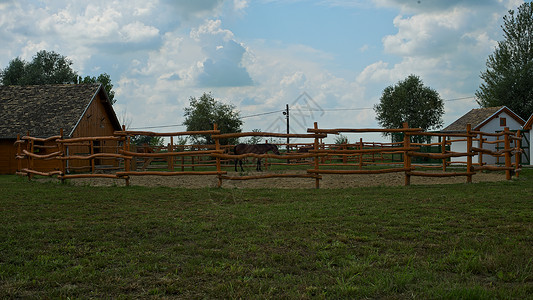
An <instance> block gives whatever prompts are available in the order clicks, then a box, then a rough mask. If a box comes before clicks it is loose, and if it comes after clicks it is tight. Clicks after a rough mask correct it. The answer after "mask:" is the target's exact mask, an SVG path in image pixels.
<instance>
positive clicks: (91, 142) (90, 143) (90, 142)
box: [89, 141, 95, 174]
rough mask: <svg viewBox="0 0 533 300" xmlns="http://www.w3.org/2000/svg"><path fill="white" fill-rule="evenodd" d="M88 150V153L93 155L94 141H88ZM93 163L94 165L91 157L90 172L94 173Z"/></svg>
mask: <svg viewBox="0 0 533 300" xmlns="http://www.w3.org/2000/svg"><path fill="white" fill-rule="evenodd" d="M89 148H90V149H89V152H90V155H94V142H93V141H89ZM94 170H95V165H94V158H91V173H92V174H94Z"/></svg>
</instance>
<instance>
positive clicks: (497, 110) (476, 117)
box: [441, 106, 531, 165]
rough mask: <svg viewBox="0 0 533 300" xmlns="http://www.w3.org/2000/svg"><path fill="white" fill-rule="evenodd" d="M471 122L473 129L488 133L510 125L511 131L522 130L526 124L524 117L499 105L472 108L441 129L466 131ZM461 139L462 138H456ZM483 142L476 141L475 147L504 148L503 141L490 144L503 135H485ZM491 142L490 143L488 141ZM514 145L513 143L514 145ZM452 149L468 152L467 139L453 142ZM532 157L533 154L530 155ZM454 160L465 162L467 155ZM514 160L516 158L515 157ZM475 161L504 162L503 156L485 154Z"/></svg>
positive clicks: (480, 162)
mask: <svg viewBox="0 0 533 300" xmlns="http://www.w3.org/2000/svg"><path fill="white" fill-rule="evenodd" d="M467 124H470V125H471V128H472V130H473V131H482V132H487V133H498V132H502V131H503V130H504V128H505V127H508V128H509V130H511V131H516V130H522V126H524V124H525V121H524V119H522V118H520V117H519V116H518V115H517V114H515V113H514V112H513V111H511V110H510V109H509V108H507V107H506V106H499V107H487V108H478V109H472V110H471V111H469V112H468V113H466V114H465V115H464V116H462V117H460V118H459V119H457V120H456V121H455V122H453V123H452V124H450V125H449V126H448V127H446V128H444V129H443V130H441V132H443V133H466V125H467ZM455 139H460V138H455ZM484 139H485V140H484V142H483V144H482V143H481V142H480V141H475V142H474V143H473V147H478V148H484V149H489V150H492V151H496V150H502V149H503V146H504V145H503V143H499V144H498V145H497V144H490V142H491V141H495V140H497V139H503V138H502V137H494V136H484ZM487 142H489V143H487ZM512 146H513V145H511V147H512ZM450 151H452V152H466V141H458V142H453V143H452V144H451V148H450ZM530 157H531V156H530ZM524 158H525V157H524V156H522V162H523V163H526V161H524ZM451 161H452V162H465V161H466V157H452V158H451ZM513 161H514V159H513ZM472 162H473V163H479V164H482V163H485V164H489V165H494V164H497V163H504V162H505V161H504V159H503V158H502V157H500V158H498V157H494V156H492V155H488V154H483V155H481V157H480V156H478V155H476V156H474V157H473V158H472Z"/></svg>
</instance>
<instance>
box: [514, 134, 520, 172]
mask: <svg viewBox="0 0 533 300" xmlns="http://www.w3.org/2000/svg"><path fill="white" fill-rule="evenodd" d="M521 136H522V133H521V132H520V130H518V131H517V132H516V137H517V139H516V153H515V158H514V163H515V171H514V173H515V176H516V177H517V178H518V177H519V176H520V168H521V166H520V162H521V158H522V152H521V151H520V147H521V146H522V143H521V140H520V137H521Z"/></svg>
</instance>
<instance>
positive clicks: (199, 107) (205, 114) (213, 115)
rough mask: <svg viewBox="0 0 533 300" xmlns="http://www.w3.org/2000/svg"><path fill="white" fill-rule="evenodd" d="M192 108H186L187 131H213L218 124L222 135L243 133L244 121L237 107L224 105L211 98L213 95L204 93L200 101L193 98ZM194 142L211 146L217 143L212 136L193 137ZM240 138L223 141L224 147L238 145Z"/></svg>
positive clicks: (191, 100)
mask: <svg viewBox="0 0 533 300" xmlns="http://www.w3.org/2000/svg"><path fill="white" fill-rule="evenodd" d="M189 101H190V103H189V104H190V106H189V107H186V108H185V114H184V116H185V121H184V122H183V123H184V124H185V125H186V126H187V131H200V130H213V125H214V124H217V127H218V129H219V130H220V132H221V133H234V132H241V131H242V128H241V127H242V124H243V122H242V120H241V119H240V117H239V112H237V111H236V110H235V106H233V105H230V104H223V103H220V102H218V101H216V100H215V99H213V96H211V93H209V94H207V93H204V94H203V95H202V96H201V97H200V98H199V99H196V98H194V97H191V98H190V99H189ZM192 139H193V142H195V143H198V144H205V145H210V144H214V143H215V141H214V140H213V139H212V138H211V135H201V136H200V135H195V136H192ZM238 140H239V139H238V138H229V139H221V140H220V143H221V144H223V145H230V144H236V143H237V142H238Z"/></svg>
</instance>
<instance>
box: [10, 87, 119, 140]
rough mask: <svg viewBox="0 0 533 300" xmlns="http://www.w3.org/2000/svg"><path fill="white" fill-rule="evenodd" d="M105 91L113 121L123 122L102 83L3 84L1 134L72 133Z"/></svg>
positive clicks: (68, 135)
mask: <svg viewBox="0 0 533 300" xmlns="http://www.w3.org/2000/svg"><path fill="white" fill-rule="evenodd" d="M98 93H101V94H100V95H101V97H103V98H104V99H106V100H107V101H104V105H105V106H107V107H106V110H108V112H110V115H111V121H112V124H113V125H114V126H115V127H117V126H118V128H120V122H118V119H117V117H116V115H115V113H114V111H113V109H112V107H111V103H110V102H109V98H108V97H107V94H106V93H105V90H104V89H103V88H102V86H101V85H100V84H61V85H30V86H0V138H16V137H17V134H26V133H27V132H28V131H29V132H30V134H31V135H32V136H35V137H49V136H54V135H58V134H59V129H60V128H63V131H64V134H65V136H67V137H70V136H71V135H72V133H73V131H74V129H75V128H76V125H77V124H78V122H79V120H80V118H81V117H82V116H83V114H84V112H85V110H86V109H87V108H88V107H89V105H90V104H91V102H92V101H93V99H94V98H95V96H96V95H97V94H98Z"/></svg>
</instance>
